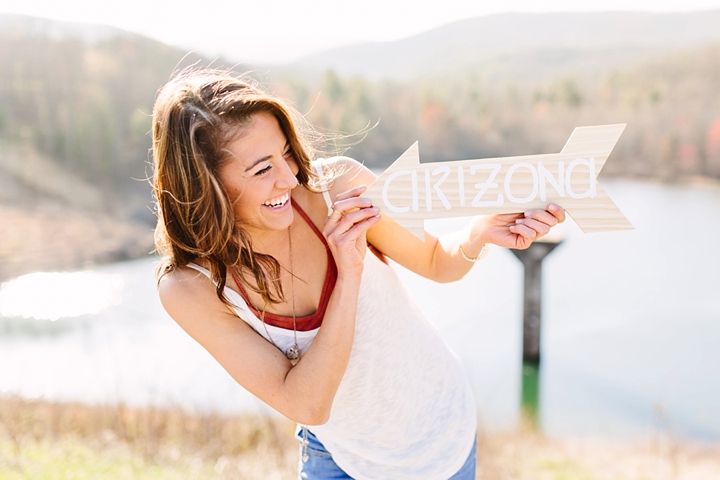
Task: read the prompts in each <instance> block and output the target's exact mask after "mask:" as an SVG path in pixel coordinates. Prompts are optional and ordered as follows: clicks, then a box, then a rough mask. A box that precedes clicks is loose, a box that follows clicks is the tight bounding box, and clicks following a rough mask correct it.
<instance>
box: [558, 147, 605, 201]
mask: <svg viewBox="0 0 720 480" xmlns="http://www.w3.org/2000/svg"><path fill="white" fill-rule="evenodd" d="M578 165H584V166H586V167H588V180H589V184H588V189H587V191H585V192H582V193H576V192H575V191H574V190H573V188H572V183H570V178H571V175H572V172H573V170H574V169H575V167H577V166H578ZM565 189H566V190H567V194H568V195H569V196H570V198H578V199H579V198H587V197H590V198H595V196H596V195H597V179H596V178H595V159H594V158H593V157H590V160H585V159H584V158H576V159H575V160H573V161H572V162H570V165H568V167H567V171H566V172H565Z"/></svg>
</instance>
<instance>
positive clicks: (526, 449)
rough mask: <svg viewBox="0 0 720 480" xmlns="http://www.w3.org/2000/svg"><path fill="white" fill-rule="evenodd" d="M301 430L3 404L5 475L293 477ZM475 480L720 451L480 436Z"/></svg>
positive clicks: (582, 476)
mask: <svg viewBox="0 0 720 480" xmlns="http://www.w3.org/2000/svg"><path fill="white" fill-rule="evenodd" d="M293 430H294V425H293V424H291V423H290V422H289V421H287V420H282V419H279V418H262V417H258V416H220V415H194V414H189V413H186V412H182V411H180V410H173V409H161V408H128V407H124V406H87V405H81V404H72V403H55V402H47V401H33V400H27V399H22V398H18V397H6V398H0V479H2V480H4V479H13V480H14V479H34V478H43V479H48V480H52V479H58V480H60V479H66V478H76V479H84V478H87V479H96V478H112V479H133V480H135V479H263V480H265V479H292V478H296V475H297V474H296V464H297V443H296V441H295V440H294V438H293V435H292V433H293ZM477 478H478V479H483V480H606V479H607V480H713V479H720V445H700V444H693V443H690V442H678V441H675V440H673V439H672V438H671V437H668V436H663V437H657V438H654V439H652V440H649V441H646V442H641V443H632V444H630V443H617V442H609V441H598V440H595V441H592V440H578V439H576V440H558V439H552V438H548V437H546V436H544V435H542V434H540V433H538V432H534V431H532V430H530V429H527V428H524V429H520V430H518V431H516V432H501V433H481V434H480V436H479V437H478V474H477Z"/></svg>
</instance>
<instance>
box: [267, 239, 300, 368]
mask: <svg viewBox="0 0 720 480" xmlns="http://www.w3.org/2000/svg"><path fill="white" fill-rule="evenodd" d="M288 248H289V250H290V293H291V294H292V319H293V341H294V343H293V345H292V346H291V347H289V348H288V349H287V350H285V356H286V357H287V359H288V360H290V362H291V363H292V364H293V365H295V364H296V363H297V362H298V361H299V360H300V347H299V346H298V343H297V322H296V320H295V274H294V273H293V254H292V253H293V252H292V235H291V234H290V227H288ZM260 320H262V324H263V328H265V333H266V334H267V336H268V340H270V343H272V344H273V345H275V347H276V348H277V349H278V350H281V351H282V349H281V348H280V347H278V346H277V344H276V343H275V341H274V340H273V339H272V337H271V336H270V332H269V331H268V328H267V325H266V324H265V309H263V311H262V315H261V317H260Z"/></svg>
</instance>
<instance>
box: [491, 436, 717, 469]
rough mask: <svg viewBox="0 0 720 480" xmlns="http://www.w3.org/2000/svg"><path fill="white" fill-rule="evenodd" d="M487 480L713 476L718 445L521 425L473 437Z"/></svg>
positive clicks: (662, 437) (668, 437) (660, 437)
mask: <svg viewBox="0 0 720 480" xmlns="http://www.w3.org/2000/svg"><path fill="white" fill-rule="evenodd" d="M477 478H479V479H487V480H718V479H720V445H703V444H695V443H692V442H688V441H684V442H678V441H677V440H674V439H673V438H672V437H671V436H666V435H665V436H657V437H655V438H653V439H650V440H647V441H644V442H632V443H630V442H617V441H614V442H612V441H609V440H597V439H595V440H590V439H573V440H567V439H565V440H558V439H552V438H549V437H547V436H545V435H542V434H541V433H538V432H534V431H532V430H528V429H523V430H521V431H518V432H505V433H493V434H481V435H480V436H479V437H478V475H477Z"/></svg>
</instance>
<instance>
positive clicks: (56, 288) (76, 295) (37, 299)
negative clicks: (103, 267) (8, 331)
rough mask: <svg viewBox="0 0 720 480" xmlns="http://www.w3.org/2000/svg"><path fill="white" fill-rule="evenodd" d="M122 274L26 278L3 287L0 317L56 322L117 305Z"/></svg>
mask: <svg viewBox="0 0 720 480" xmlns="http://www.w3.org/2000/svg"><path fill="white" fill-rule="evenodd" d="M123 287H124V282H123V278H122V276H121V275H108V274H102V273H96V272H92V271H84V272H67V273H46V272H38V273H31V274H28V275H23V276H20V277H17V278H15V279H14V280H11V281H9V282H6V283H3V284H2V286H0V315H3V316H5V317H24V318H36V319H39V320H51V321H55V320H57V319H59V318H65V317H77V316H80V315H94V314H97V313H100V312H101V311H103V310H105V309H107V308H109V307H112V306H114V305H118V304H119V303H120V302H121V301H122V297H121V293H122V290H123Z"/></svg>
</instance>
